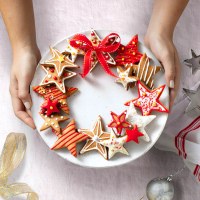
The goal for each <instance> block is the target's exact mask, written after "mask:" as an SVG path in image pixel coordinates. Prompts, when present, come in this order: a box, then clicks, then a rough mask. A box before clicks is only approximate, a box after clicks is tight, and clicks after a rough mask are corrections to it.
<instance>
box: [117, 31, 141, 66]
mask: <svg viewBox="0 0 200 200" xmlns="http://www.w3.org/2000/svg"><path fill="white" fill-rule="evenodd" d="M141 57H142V53H140V52H139V51H138V35H135V36H134V37H133V38H132V39H131V41H130V42H129V43H128V44H127V45H126V46H124V45H122V44H121V46H120V47H119V49H118V50H117V56H116V57H115V61H116V65H117V66H126V65H128V64H135V63H138V62H139V61H140V59H141Z"/></svg>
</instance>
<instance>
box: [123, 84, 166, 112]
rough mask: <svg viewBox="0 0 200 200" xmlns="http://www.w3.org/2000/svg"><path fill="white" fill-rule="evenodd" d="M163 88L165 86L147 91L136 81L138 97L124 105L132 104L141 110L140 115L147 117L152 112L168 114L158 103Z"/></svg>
mask: <svg viewBox="0 0 200 200" xmlns="http://www.w3.org/2000/svg"><path fill="white" fill-rule="evenodd" d="M164 88H165V85H162V86H160V87H158V88H156V89H154V90H149V89H148V88H146V87H145V86H144V85H143V83H142V82H140V81H138V94H139V97H138V98H136V99H133V100H130V101H128V102H126V103H125V105H126V106H129V105H130V103H131V102H132V103H133V104H134V105H135V106H136V107H139V108H140V109H141V111H142V115H149V114H150V113H151V111H153V110H156V111H158V112H169V111H168V110H167V108H165V107H164V106H163V105H162V104H161V102H160V101H159V98H160V96H161V94H162V92H163V90H164Z"/></svg>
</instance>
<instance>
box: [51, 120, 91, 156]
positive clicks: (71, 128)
mask: <svg viewBox="0 0 200 200" xmlns="http://www.w3.org/2000/svg"><path fill="white" fill-rule="evenodd" d="M86 139H88V136H87V135H85V134H82V133H79V132H77V131H76V125H75V121H74V120H71V122H70V123H69V124H68V125H67V126H66V127H65V128H64V129H63V130H62V134H60V135H59V136H58V140H57V141H56V142H55V144H54V146H53V147H52V148H51V149H52V150H57V149H62V148H66V149H68V150H69V151H70V153H71V154H72V155H73V156H74V157H77V149H76V145H77V143H79V142H82V141H85V140H86Z"/></svg>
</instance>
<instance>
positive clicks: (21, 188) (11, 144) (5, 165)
mask: <svg viewBox="0 0 200 200" xmlns="http://www.w3.org/2000/svg"><path fill="white" fill-rule="evenodd" d="M26 146H27V141H26V136H25V135H24V134H22V133H10V134H9V135H8V136H7V138H6V141H5V144H4V147H3V151H2V154H1V159H0V166H1V172H0V196H1V197H2V198H3V199H10V198H12V197H16V196H18V195H21V194H22V195H24V194H25V195H27V197H26V199H27V200H38V199H39V197H38V195H37V193H35V192H34V191H33V190H32V189H31V188H30V187H29V186H28V185H27V184H26V183H12V184H8V179H9V177H10V176H11V174H12V173H13V172H14V171H15V169H16V168H17V167H18V166H19V164H20V163H21V162H22V160H23V158H24V155H25V151H26ZM18 173H19V171H18ZM23 199H24V198H23Z"/></svg>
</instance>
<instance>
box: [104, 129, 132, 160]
mask: <svg viewBox="0 0 200 200" xmlns="http://www.w3.org/2000/svg"><path fill="white" fill-rule="evenodd" d="M126 139H127V136H123V137H117V136H116V135H115V133H114V132H113V130H112V129H111V133H110V138H109V139H108V140H103V141H102V142H101V144H102V145H103V146H106V147H108V159H111V158H112V157H113V156H114V155H115V154H116V153H122V154H125V155H129V154H128V152H127V150H126V149H125V148H124V146H123V145H124V143H126Z"/></svg>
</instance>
